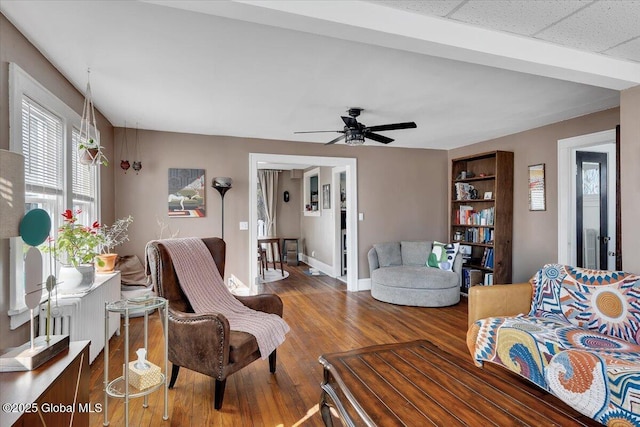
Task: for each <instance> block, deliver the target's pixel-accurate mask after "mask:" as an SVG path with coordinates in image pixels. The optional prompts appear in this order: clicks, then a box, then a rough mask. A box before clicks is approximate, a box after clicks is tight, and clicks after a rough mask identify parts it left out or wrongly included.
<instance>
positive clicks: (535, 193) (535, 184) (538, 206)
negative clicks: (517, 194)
mask: <svg viewBox="0 0 640 427" xmlns="http://www.w3.org/2000/svg"><path fill="white" fill-rule="evenodd" d="M544 165H545V164H544V163H540V164H537V165H530V166H529V210H530V211H546V210H547V202H546V192H545V176H544Z"/></svg>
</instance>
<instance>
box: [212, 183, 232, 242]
mask: <svg viewBox="0 0 640 427" xmlns="http://www.w3.org/2000/svg"><path fill="white" fill-rule="evenodd" d="M232 182H233V180H232V179H231V178H229V177H228V176H217V177H215V178H213V182H212V183H211V186H212V187H213V188H215V189H216V190H218V192H219V193H220V197H222V240H224V195H225V194H226V192H227V191H229V190H230V189H231V183H232Z"/></svg>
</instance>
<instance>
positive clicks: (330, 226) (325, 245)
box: [300, 166, 335, 267]
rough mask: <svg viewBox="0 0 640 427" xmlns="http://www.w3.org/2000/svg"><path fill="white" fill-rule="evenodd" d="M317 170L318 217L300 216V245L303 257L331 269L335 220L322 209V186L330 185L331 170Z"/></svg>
mask: <svg viewBox="0 0 640 427" xmlns="http://www.w3.org/2000/svg"><path fill="white" fill-rule="evenodd" d="M319 169H320V173H319V176H318V193H319V194H320V199H319V206H318V209H319V211H320V216H304V215H302V217H301V220H300V224H301V225H300V231H301V237H302V240H301V242H302V243H301V244H302V248H303V253H304V254H305V255H307V256H310V257H313V258H315V259H317V260H318V261H320V262H322V263H324V264H326V265H328V266H329V267H332V266H333V247H334V236H333V234H334V233H335V230H334V228H335V220H334V218H333V216H332V215H331V210H323V209H322V204H323V202H324V200H323V199H322V186H323V185H325V184H331V170H332V169H333V168H331V167H327V166H324V167H321V168H319ZM307 170H308V169H307ZM305 172H306V170H305ZM303 187H304V184H303ZM313 252H315V254H314V255H312V253H313Z"/></svg>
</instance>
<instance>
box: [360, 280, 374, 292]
mask: <svg viewBox="0 0 640 427" xmlns="http://www.w3.org/2000/svg"><path fill="white" fill-rule="evenodd" d="M370 290H371V279H369V278H366V279H358V291H370Z"/></svg>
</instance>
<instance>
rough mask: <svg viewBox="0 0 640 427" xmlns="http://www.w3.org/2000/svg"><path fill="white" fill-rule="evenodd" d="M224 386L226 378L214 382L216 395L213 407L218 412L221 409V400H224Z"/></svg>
mask: <svg viewBox="0 0 640 427" xmlns="http://www.w3.org/2000/svg"><path fill="white" fill-rule="evenodd" d="M226 384H227V379H226V378H225V379H223V380H216V391H215V393H216V394H215V396H214V398H213V407H214V408H216V410H220V408H222V399H224V386H225V385H226Z"/></svg>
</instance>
